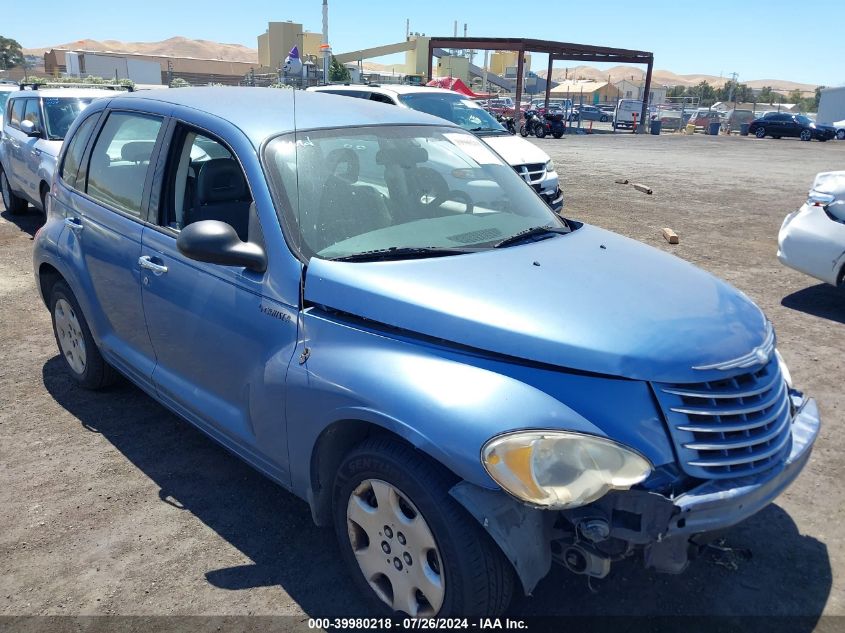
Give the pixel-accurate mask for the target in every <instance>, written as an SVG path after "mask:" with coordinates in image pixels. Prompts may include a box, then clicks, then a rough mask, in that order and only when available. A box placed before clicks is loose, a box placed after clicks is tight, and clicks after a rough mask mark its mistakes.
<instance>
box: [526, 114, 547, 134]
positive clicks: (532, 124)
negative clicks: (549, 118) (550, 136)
mask: <svg viewBox="0 0 845 633" xmlns="http://www.w3.org/2000/svg"><path fill="white" fill-rule="evenodd" d="M524 118H525V121H524V122H523V124H522V125H520V126H519V134H520V135H521V136H523V137H526V136H529V135H531V134H533V135H534V136H536V137H537V138H544V137H545V136H546V132H548V131H549V130H548V124H547V123H546V122H545V121H544V120H543V119H542V118H540V113H539V112H538V111H537V110H526V111H525V115H524Z"/></svg>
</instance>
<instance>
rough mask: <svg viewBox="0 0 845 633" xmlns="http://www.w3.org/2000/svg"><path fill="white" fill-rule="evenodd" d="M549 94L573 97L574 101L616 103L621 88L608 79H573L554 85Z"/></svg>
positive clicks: (556, 96)
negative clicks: (607, 80)
mask: <svg viewBox="0 0 845 633" xmlns="http://www.w3.org/2000/svg"><path fill="white" fill-rule="evenodd" d="M549 94H550V95H551V96H553V97H555V98H567V99H572V101H573V102H574V103H585V104H593V105H596V104H599V103H616V102H617V101H618V100H619V98H620V95H619V89H618V88H617V87H616V86H614V85H613V84H611V83H608V82H606V81H590V80H586V79H571V80H568V81H562V82H560V83H559V84H558V85H556V86H554V87H553V88H552V89H551V91H550V92H549Z"/></svg>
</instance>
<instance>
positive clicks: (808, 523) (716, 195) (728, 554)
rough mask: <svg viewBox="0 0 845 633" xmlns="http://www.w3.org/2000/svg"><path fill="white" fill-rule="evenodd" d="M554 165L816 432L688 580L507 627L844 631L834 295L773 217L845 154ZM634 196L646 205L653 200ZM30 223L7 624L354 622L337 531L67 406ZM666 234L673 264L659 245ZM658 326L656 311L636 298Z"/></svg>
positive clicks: (689, 147)
mask: <svg viewBox="0 0 845 633" xmlns="http://www.w3.org/2000/svg"><path fill="white" fill-rule="evenodd" d="M535 142H536V143H537V144H538V145H539V146H541V147H542V148H544V149H545V150H546V151H548V152H549V153H550V154H551V155H552V157H553V158H554V160H555V162H556V164H557V168H558V171H559V172H560V173H561V176H562V180H563V184H564V187H565V191H566V208H567V212H566V213H567V215H569V216H570V217H574V218H578V219H581V220H584V221H587V222H590V223H593V224H596V225H599V226H602V227H604V228H608V229H611V230H614V231H618V232H620V233H622V234H625V235H628V236H630V237H633V238H636V239H638V240H642V241H643V242H646V243H648V244H651V245H653V246H655V247H657V248H660V249H663V250H667V251H671V252H673V253H675V254H676V255H678V256H679V257H682V258H685V259H688V260H690V261H692V262H694V263H695V264H697V265H699V266H702V267H703V268H705V269H707V270H709V271H711V272H713V273H715V274H716V275H718V276H720V277H723V278H725V279H727V280H728V281H730V282H731V283H733V284H734V285H736V286H737V287H738V288H740V289H741V290H742V291H744V292H745V293H747V294H748V295H749V296H750V297H751V298H752V299H753V300H754V301H756V302H757V303H758V304H759V305H760V306H761V307H762V308H763V310H764V311H765V312H766V313H767V314H768V316H769V317H770V318H771V320H772V321H773V322H774V325H775V327H776V330H777V333H778V338H779V348H780V350H781V351H782V353H783V355H784V357H785V359H786V361H787V363H788V364H789V367H790V369H791V370H792V375H793V378H794V380H795V383H796V385H797V386H798V387H800V388H801V389H803V390H805V391H806V392H808V393H809V394H811V395H812V396H814V397H815V398H817V399H818V402H819V405H820V408H821V412H822V416H823V424H824V427H823V431H822V434H821V437H820V438H819V440H818V443H817V445H816V449H815V452H814V454H813V457H812V459H811V461H810V463H809V465H808V467H807V469H806V470H805V472H804V473H803V474H802V475H801V477H800V478H799V479H798V481H797V482H796V483H795V485H793V486H792V487H791V488H790V489H789V490H788V491H787V492H786V493H785V494H784V495H783V496H782V497H780V498H779V499H778V500H777V503H776V504H774V505H771V506H769V507H768V508H766V509H765V510H763V511H762V512H760V513H759V514H758V515H756V516H754V517H752V518H751V519H749V520H748V521H746V522H745V523H743V524H741V525H739V526H737V527H735V528H734V529H731V530H730V531H729V532H727V534H726V535H725V539H726V540H725V544H726V545H727V546H729V547H730V548H734V549H730V550H727V551H716V550H714V551H711V552H709V553H705V554H704V555H703V556H702V557H701V558H699V559H698V560H696V561H694V562H693V564H692V565H691V567H690V569H689V570H688V571H687V572H686V573H685V574H684V575H682V576H664V575H659V574H655V573H652V572H647V571H644V570H643V569H642V565H641V563H640V561H639V560H637V559H632V560H627V561H624V562H622V563H619V564H617V565H615V566H614V568H613V570H612V572H611V575H610V576H609V577H608V578H607V579H605V580H603V581H597V582H593V583H592V590H591V589H590V588H589V587H588V585H587V582H586V580H585V579H584V578H582V577H575V576H572V575H569V574H568V573H566V572H564V571H562V570H553V571H552V573H551V574H550V575H549V576H548V577H547V578H546V579H545V580H544V581H543V582H542V583H541V584H540V586H539V587H538V589H537V590H536V592H535V595H534V596H533V597H530V598H525V597H518V598H517V599H516V600H515V601H514V603H513V606H512V607H511V610H510V613H509V615H511V616H515V617H518V616H527V615H532V614H549V615H552V614H554V615H564V614H567V615H592V614H605V615H607V614H619V615H636V614H645V615H654V614H663V615H681V614H718V615H779V616H806V617H805V618H804V619H800V620H796V621H795V626H794V628H791V629H790V630H808V631H809V630H812V629H814V628H818V629H819V630H828V629H827V628H826V625H825V623H826V622H830V621H831V620H827V619H821V620H820V619H818V618H819V616H821V615H822V614H826V615H840V616H845V511H843V508H845V484H843V480H845V433H843V430H842V428H843V423H845V395H843V381H842V377H843V375H845V354H843V351H845V293H843V292H839V291H837V290H835V289H833V288H831V287H828V286H824V285H821V284H819V283H817V282H816V281H814V280H813V279H811V278H809V277H806V276H804V275H802V274H799V273H797V272H795V271H792V270H789V269H786V268H784V267H783V266H781V265H780V264H779V263H778V261H777V259H776V257H775V252H776V237H777V232H778V228H779V227H780V224H781V221H782V219H783V216H784V215H785V214H786V213H787V212H789V211H792V210H794V209H796V208H797V207H798V206H799V205H800V204H801V203H802V202H803V200H804V197H805V194H806V192H807V189H808V187H809V185H810V184H811V182H812V180H813V176H814V175H815V174H816V173H817V172H819V171H825V170H831V169H843V168H845V143H842V142H837V143H826V144H822V143H817V142H813V143H801V142H798V141H788V140H781V141H775V140H764V141H758V140H756V139H751V138H740V137H731V138H725V137H715V138H713V137H704V136H699V135H696V136H694V137H685V136H660V137H652V136H633V135H630V134H618V135H594V136H568V137H565V138H563V139H561V140H553V139H544V140H537V141H535ZM623 177H624V178H629V179H630V180H632V181H633V182H642V183H645V184H647V185H648V186H650V187H652V188H653V189H654V194H653V195H650V196H649V195H646V194H643V193H640V192H639V191H636V190H635V189H633V188H632V187H631V186H630V185H628V186H624V185H618V184H614V179H615V178H623ZM38 223H39V218H38V215H37V214H36V213H35V212H34V211H33V212H31V213H30V214H27V215H25V216H21V217H12V216H10V215H9V214H8V213H7V212H5V211H3V212H2V216H0V322H2V329H0V350H2V359H3V362H2V364H0V394H2V396H0V401H2V407H1V408H0V484H2V485H0V615H24V614H31V615H37V614H52V615H76V614H136V615H139V614H143V615H154V614H226V615H241V614H242V615H246V614H279V615H284V614H290V615H295V616H299V618H307V617H317V616H341V617H347V616H355V615H358V616H361V615H366V611H365V609H364V607H363V606H362V603H361V602H360V600H359V598H358V596H357V595H356V593H355V591H354V588H353V587H352V585H351V583H350V581H349V579H348V577H347V574H346V571H345V570H344V568H343V567H342V564H341V560H340V556H339V555H338V551H337V548H336V545H335V540H334V536H333V534H332V532H331V531H330V530H329V529H317V528H314V527H313V525H312V523H311V519H310V514H309V511H308V508H307V506H306V504H305V503H304V502H302V501H300V500H298V499H296V498H294V497H293V496H292V495H290V494H288V493H287V492H285V491H283V490H281V489H280V488H278V487H277V486H275V485H274V484H272V483H270V482H269V481H267V480H265V479H264V478H262V477H261V476H260V475H258V474H257V473H255V472H253V471H252V470H251V469H250V468H249V467H247V466H246V465H244V464H243V463H241V462H240V461H239V460H238V459H236V458H235V457H232V456H231V455H230V454H228V453H227V452H225V451H224V450H223V449H221V448H219V447H218V446H217V445H216V444H214V443H213V442H212V441H211V440H208V439H206V438H205V436H203V435H201V434H200V433H199V432H197V431H195V430H194V429H193V428H192V427H191V426H189V425H188V424H187V423H184V422H182V421H180V420H179V419H177V418H176V417H174V416H173V415H171V414H170V413H168V412H167V411H165V410H164V409H163V408H162V407H160V406H159V405H158V404H156V403H155V402H154V401H153V400H151V399H150V398H149V397H147V396H146V395H144V394H143V393H142V392H140V391H139V390H138V389H136V388H134V387H133V386H131V385H129V384H127V383H121V384H119V385H117V386H116V387H114V388H112V389H111V390H109V391H107V392H104V393H90V392H86V391H83V390H80V389H78V388H76V387H75V386H74V385H73V384H72V383H71V380H70V379H69V378H68V377H67V375H66V374H65V372H64V371H63V368H62V365H61V362H60V359H59V358H58V356H57V355H56V345H55V342H54V340H53V337H52V332H51V328H50V320H49V315H48V313H47V310H46V309H45V308H44V306H43V305H42V304H41V303H40V300H39V298H38V295H37V293H36V290H35V285H34V281H33V276H32V270H31V248H32V235H33V233H34V231H35V230H36V229H37V227H38ZM662 227H671V228H672V229H674V230H675V231H676V232H677V233H678V235H679V236H680V244H679V245H676V246H670V245H668V244H667V243H666V242H665V241H664V240H663V238H662V237H661V235H660V229H661V228H662ZM644 300H646V301H652V302H654V304H655V308H656V309H659V306H660V302H661V297H660V296H653V297H644Z"/></svg>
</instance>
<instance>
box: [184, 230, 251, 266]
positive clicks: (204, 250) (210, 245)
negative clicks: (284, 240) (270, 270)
mask: <svg viewBox="0 0 845 633" xmlns="http://www.w3.org/2000/svg"><path fill="white" fill-rule="evenodd" d="M176 248H178V249H179V252H180V253H182V254H183V255H184V256H185V257H189V258H190V259H194V260H196V261H198V262H207V263H209V264H222V265H223V266H243V267H244V268H248V269H249V270H254V271H255V272H258V273H263V272H264V271H265V270H267V255H266V253H265V252H264V249H263V248H261V247H260V246H258V245H257V244H252V243H250V242H242V241H241V240H240V238H239V237H238V234H237V233H236V232H235V229H233V228H232V226H231V225H229V224H226V223H225V222H220V221H219V220H200V221H199V222H194V223H192V224H189V225H188V226H186V227H185V228H184V229H182V232H181V233H179V237H178V238H177V239H176Z"/></svg>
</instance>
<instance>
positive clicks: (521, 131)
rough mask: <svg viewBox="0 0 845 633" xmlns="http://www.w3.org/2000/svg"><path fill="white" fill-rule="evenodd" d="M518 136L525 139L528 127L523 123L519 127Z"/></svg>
mask: <svg viewBox="0 0 845 633" xmlns="http://www.w3.org/2000/svg"><path fill="white" fill-rule="evenodd" d="M519 135H520V136H521V137H522V138H526V137H527V136H528V127H527V126H526V125H525V124H524V123H523V124H522V125H520V126H519Z"/></svg>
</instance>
